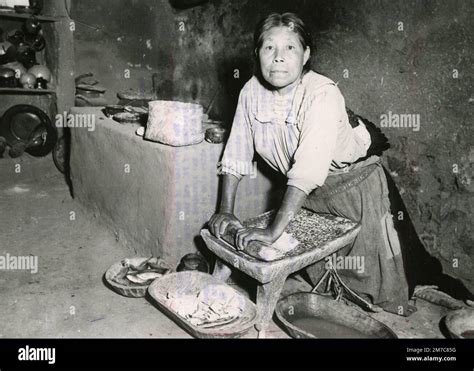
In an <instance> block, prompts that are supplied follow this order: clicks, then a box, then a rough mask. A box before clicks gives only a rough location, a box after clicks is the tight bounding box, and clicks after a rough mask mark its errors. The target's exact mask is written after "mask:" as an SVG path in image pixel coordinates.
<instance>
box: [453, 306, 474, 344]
mask: <svg viewBox="0 0 474 371" xmlns="http://www.w3.org/2000/svg"><path fill="white" fill-rule="evenodd" d="M446 328H447V329H448V331H449V335H450V336H451V338H453V339H472V338H474V309H468V308H467V309H459V310H455V311H452V312H449V313H448V315H447V316H446Z"/></svg>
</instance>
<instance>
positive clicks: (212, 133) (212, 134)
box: [206, 128, 226, 144]
mask: <svg viewBox="0 0 474 371" xmlns="http://www.w3.org/2000/svg"><path fill="white" fill-rule="evenodd" d="M225 134H226V130H225V129H223V128H211V129H207V130H206V141H207V142H209V143H214V144H219V143H223V142H224V140H225Z"/></svg>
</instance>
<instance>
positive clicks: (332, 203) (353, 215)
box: [303, 158, 409, 315]
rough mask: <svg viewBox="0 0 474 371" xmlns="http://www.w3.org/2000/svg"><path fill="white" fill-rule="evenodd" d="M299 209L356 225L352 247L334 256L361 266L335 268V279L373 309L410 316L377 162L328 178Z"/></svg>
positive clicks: (317, 272)
mask: <svg viewBox="0 0 474 371" xmlns="http://www.w3.org/2000/svg"><path fill="white" fill-rule="evenodd" d="M303 207H305V208H307V209H309V210H313V211H315V212H319V213H330V214H332V215H336V216H340V217H344V218H347V219H351V220H354V221H356V222H360V224H361V230H360V232H359V234H358V236H357V237H356V239H355V241H354V242H353V244H352V245H349V246H347V247H345V248H343V249H342V250H340V251H339V252H338V254H337V255H338V256H350V257H352V258H351V259H347V261H348V262H350V261H352V262H353V261H355V259H357V261H358V262H363V264H361V265H360V266H358V267H357V269H355V268H354V267H353V266H351V267H348V266H347V264H346V265H344V266H343V268H342V269H341V267H336V268H337V271H338V273H339V276H340V277H341V279H342V280H343V281H344V283H346V284H347V286H348V287H349V288H351V289H352V290H354V291H355V292H356V293H358V294H359V295H361V296H362V297H364V298H365V299H366V300H368V301H370V302H371V303H372V304H374V305H377V306H380V307H382V308H383V309H384V310H386V311H388V312H392V313H396V314H399V315H409V307H408V299H409V297H408V284H407V279H406V274H405V269H404V265H403V259H402V252H401V249H400V240H399V237H398V234H397V231H396V230H395V227H394V223H393V219H392V218H393V216H392V214H391V213H390V201H389V196H388V188H387V179H386V177H385V173H384V171H383V167H382V164H381V163H380V160H378V161H375V163H374V158H372V159H371V160H370V159H369V160H367V161H366V164H364V163H362V164H360V167H358V168H357V169H354V170H351V171H350V172H347V173H343V174H338V175H332V176H329V177H328V178H327V180H326V182H325V184H324V186H323V187H321V188H318V189H316V190H315V191H313V192H312V193H311V194H310V195H309V196H308V198H307V200H306V202H305V204H304V206H303ZM341 260H343V259H339V261H341ZM332 261H333V263H334V262H335V261H336V260H335V259H333V260H332ZM326 263H327V261H321V262H318V263H316V264H314V265H312V266H310V267H309V268H308V269H307V273H308V275H309V277H310V279H311V281H312V283H313V284H316V283H317V282H318V281H319V279H320V278H321V277H322V275H323V274H324V272H325V266H326ZM361 268H363V269H361Z"/></svg>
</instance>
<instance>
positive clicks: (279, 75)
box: [258, 26, 310, 90]
mask: <svg viewBox="0 0 474 371" xmlns="http://www.w3.org/2000/svg"><path fill="white" fill-rule="evenodd" d="M309 56H310V49H309V47H308V48H306V50H304V49H303V45H301V41H300V39H299V38H298V35H297V34H296V33H295V32H294V31H292V30H291V29H290V28H289V27H285V26H281V27H273V28H271V29H270V30H268V31H266V32H265V33H264V34H263V44H262V47H261V48H260V50H259V51H258V57H259V60H260V68H261V72H262V76H263V78H264V79H265V80H266V81H267V82H268V83H269V84H271V85H273V86H274V87H275V88H277V89H279V90H280V89H284V88H285V87H287V86H288V85H291V84H292V83H294V82H295V81H296V80H298V79H299V78H300V76H301V73H302V72H303V67H304V65H305V64H306V62H307V61H308V59H309Z"/></svg>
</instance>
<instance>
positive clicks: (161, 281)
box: [148, 271, 257, 339]
mask: <svg viewBox="0 0 474 371" xmlns="http://www.w3.org/2000/svg"><path fill="white" fill-rule="evenodd" d="M209 285H222V286H225V283H223V282H222V281H219V280H218V279H217V278H214V277H213V276H211V275H209V274H206V273H202V272H196V271H186V272H179V273H172V274H168V275H166V276H164V277H161V278H158V279H156V280H155V281H153V283H152V284H151V285H150V287H149V288H148V293H149V294H150V296H151V297H152V298H153V299H154V300H155V301H156V303H157V305H158V307H159V308H160V309H161V310H162V311H163V312H164V313H165V314H167V315H168V316H169V317H170V318H171V319H172V320H173V321H175V322H176V323H178V324H179V325H180V326H181V327H182V328H183V329H185V330H186V331H188V332H189V333H190V334H191V335H192V336H194V337H197V338H203V339H208V338H237V337H240V336H242V335H243V334H245V333H247V332H248V331H249V330H250V329H251V328H252V327H253V326H254V324H255V321H256V316H257V309H256V306H255V304H254V303H252V302H251V301H250V300H249V299H247V298H246V297H245V296H243V295H242V294H241V293H239V292H238V291H236V290H235V289H233V288H232V290H234V291H235V295H238V296H240V297H241V298H242V300H243V302H244V303H245V307H244V308H242V309H243V313H242V314H241V316H240V317H239V318H238V319H237V320H236V321H234V322H232V323H229V324H227V325H222V326H218V327H214V328H208V329H205V328H200V327H198V326H194V325H192V324H191V323H189V322H188V321H187V320H186V319H185V318H183V317H181V316H180V315H179V314H178V313H176V312H175V311H173V310H172V309H171V308H170V306H169V301H168V299H167V294H168V293H169V292H171V293H179V294H182V295H188V294H196V295H197V294H198V293H199V292H200V291H201V290H202V289H205V288H206V287H208V286H209ZM227 287H230V286H227Z"/></svg>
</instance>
